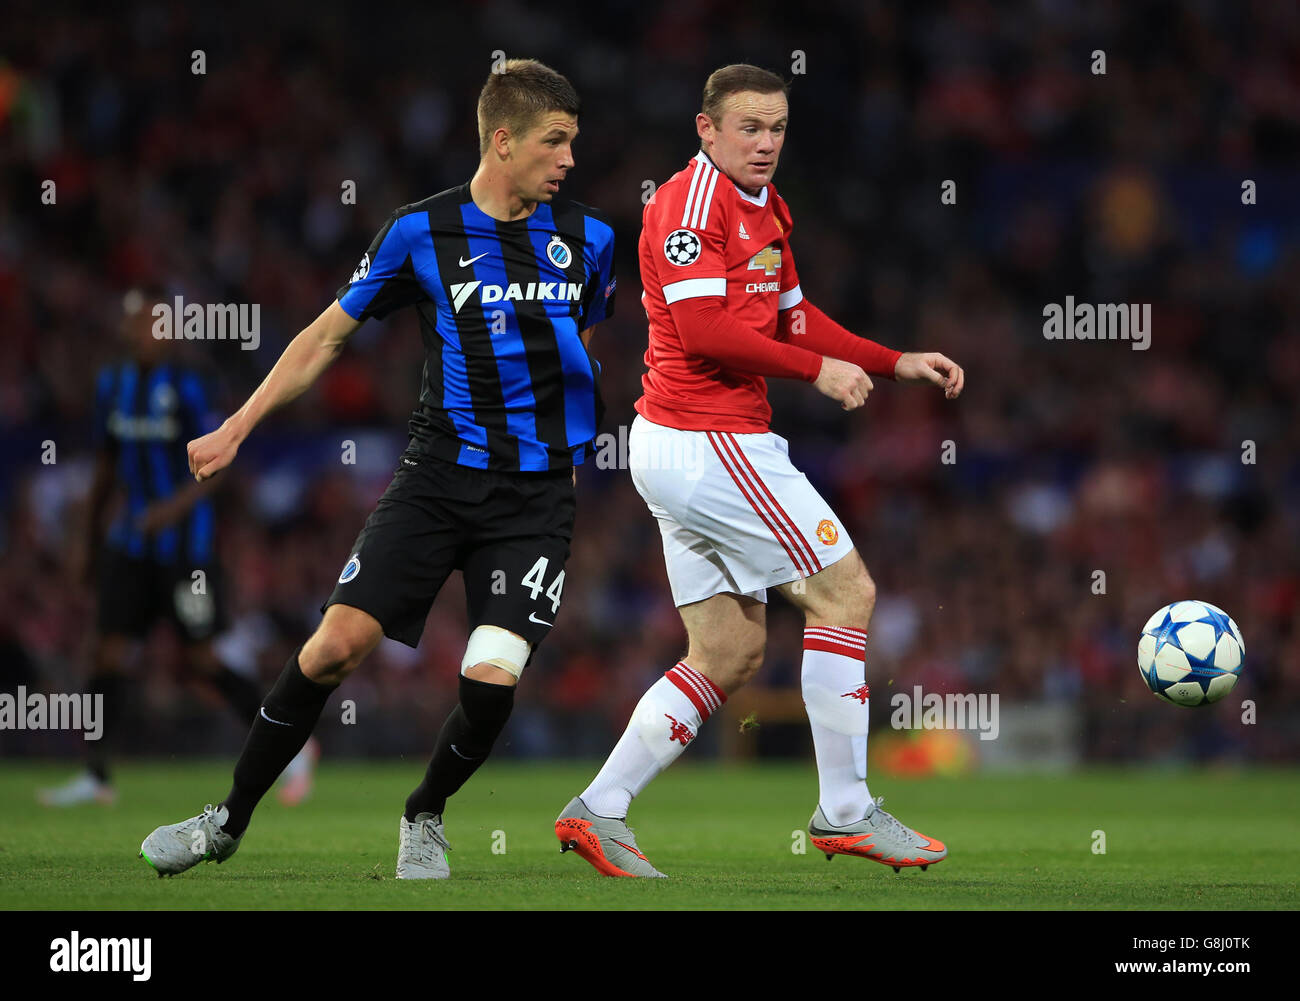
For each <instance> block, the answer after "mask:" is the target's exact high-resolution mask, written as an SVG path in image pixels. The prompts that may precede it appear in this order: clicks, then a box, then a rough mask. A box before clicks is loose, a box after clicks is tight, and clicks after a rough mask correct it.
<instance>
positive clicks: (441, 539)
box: [321, 449, 574, 648]
mask: <svg viewBox="0 0 1300 1001" xmlns="http://www.w3.org/2000/svg"><path fill="white" fill-rule="evenodd" d="M571 477H572V473H571V472H570V470H567V469H561V470H555V471H552V472H541V473H510V472H497V471H489V470H484V469H471V468H469V467H468V466H461V465H458V464H456V463H453V462H445V461H443V460H441V459H434V458H431V457H429V456H427V455H423V454H421V453H419V452H415V451H412V450H409V449H408V450H407V451H406V452H404V453H403V455H402V458H401V460H400V461H399V463H398V467H397V471H396V472H395V473H394V475H393V482H392V483H390V484H389V485H388V489H387V490H385V491H384V495H383V497H381V498H380V499H379V504H378V505H377V506H376V507H375V510H374V511H373V512H371V514H370V517H369V518H367V519H366V524H365V527H364V528H363V529H362V530H361V534H360V535H358V536H357V541H356V542H355V543H354V544H353V546H352V552H351V554H350V555H349V557H348V559H347V561H346V562H345V563H344V565H343V571H342V573H340V574H339V579H338V584H337V585H336V586H335V588H334V593H333V594H331V595H330V596H329V600H327V601H326V602H325V604H323V605H322V606H321V611H322V612H324V611H325V609H326V608H328V607H329V606H330V605H335V604H339V605H351V606H352V607H354V608H359V609H361V610H362V611H364V612H368V613H369V614H370V615H372V616H374V618H375V619H376V620H377V621H378V622H379V624H380V625H381V626H383V627H384V635H385V636H388V637H389V638H390V639H395V640H397V641H398V642H400V643H405V644H406V645H407V646H411V647H413V646H416V645H417V644H418V643H419V642H420V634H421V633H422V632H423V631H424V621H425V619H426V618H428V615H429V609H430V607H431V606H432V605H433V600H434V598H436V597H437V595H438V591H439V590H441V588H442V585H443V584H444V583H445V582H446V580H447V578H448V577H449V576H450V575H451V572H452V571H453V570H457V569H458V570H461V571H462V572H463V574H464V578H465V596H466V598H467V603H468V606H469V628H470V631H471V632H472V631H473V630H474V629H475V628H477V627H478V626H482V625H489V626H498V627H499V628H501V629H508V630H510V632H512V633H516V634H518V635H519V636H522V637H523V638H524V639H526V640H527V641H528V642H529V643H531V644H532V645H533V646H534V648H535V647H536V646H537V645H538V644H539V643H541V641H542V640H543V639H545V638H546V634H547V633H548V632H550V630H551V626H552V625H553V624H554V622H555V616H556V615H557V614H558V613H559V610H560V598H561V595H562V594H563V592H564V564H565V562H566V561H567V560H568V558H569V543H570V541H571V540H572V539H573V518H574V489H573V481H572V479H571Z"/></svg>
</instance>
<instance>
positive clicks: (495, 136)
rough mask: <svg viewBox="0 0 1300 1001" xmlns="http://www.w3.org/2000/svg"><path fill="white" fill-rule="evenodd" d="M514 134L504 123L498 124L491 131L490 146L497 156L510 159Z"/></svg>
mask: <svg viewBox="0 0 1300 1001" xmlns="http://www.w3.org/2000/svg"><path fill="white" fill-rule="evenodd" d="M513 140H514V136H512V135H511V134H510V130H509V129H508V128H506V126H504V125H500V126H498V127H497V128H496V129H495V130H494V131H493V133H492V148H493V149H494V150H496V154H497V156H499V157H500V158H501V159H502V160H509V159H510V147H511V145H512V143H513Z"/></svg>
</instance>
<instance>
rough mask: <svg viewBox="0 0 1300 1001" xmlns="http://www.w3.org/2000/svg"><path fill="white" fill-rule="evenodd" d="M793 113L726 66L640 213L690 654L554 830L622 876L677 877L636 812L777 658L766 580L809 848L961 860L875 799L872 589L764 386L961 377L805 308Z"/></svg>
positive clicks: (642, 463)
mask: <svg viewBox="0 0 1300 1001" xmlns="http://www.w3.org/2000/svg"><path fill="white" fill-rule="evenodd" d="M786 122H787V103H786V85H785V83H784V82H783V81H782V80H781V78H780V77H778V76H776V75H775V74H773V73H769V72H767V71H766V70H762V69H759V68H758V67H755V66H747V65H735V66H726V67H723V68H722V69H719V70H717V71H716V72H714V73H713V74H712V75H711V76H710V77H709V79H708V81H707V83H706V84H705V88H704V100H703V110H702V111H701V112H700V113H699V114H698V115H697V116H696V129H697V131H698V133H699V137H700V152H699V153H697V154H696V155H695V157H694V158H693V159H692V160H691V162H690V163H689V164H688V165H687V166H686V168H685V169H684V170H682V171H680V172H679V173H677V174H675V175H674V176H673V177H672V178H671V179H669V180H668V181H667V182H666V183H665V184H663V185H662V186H661V187H660V188H659V189H658V191H656V193H655V195H654V197H653V198H651V200H650V202H649V204H648V205H647V206H646V209H645V213H644V220H643V227H642V231H641V240H640V246H639V256H640V261H641V282H642V285H643V287H644V290H645V291H644V295H643V301H644V303H645V308H646V312H647V315H648V317H649V323H650V336H649V348H648V350H647V351H646V355H645V360H646V365H647V366H648V368H649V371H648V372H647V373H646V374H645V376H644V377H643V380H642V381H643V388H644V395H642V397H641V399H640V400H638V401H637V404H636V409H637V411H638V416H637V418H636V420H635V422H634V423H633V425H632V430H631V433H630V435H629V449H628V465H629V468H630V469H631V472H632V478H633V482H634V483H635V485H636V488H637V490H638V492H639V493H640V494H641V496H642V498H643V499H644V500H645V502H646V504H647V505H648V506H649V508H650V511H651V513H652V514H653V515H654V516H655V518H656V519H657V520H658V522H659V528H660V532H661V534H662V536H663V545H664V559H665V563H666V565H667V569H668V579H669V582H670V584H671V586H672V591H673V600H674V602H675V604H676V605H677V606H678V610H679V611H680V613H681V616H682V622H683V623H684V624H685V626H686V631H687V634H688V636H689V647H688V650H687V654H686V657H685V659H684V660H682V661H680V662H678V664H677V665H676V666H674V667H673V668H672V669H671V670H670V671H668V673H667V674H665V675H664V677H663V678H662V679H660V680H659V681H658V682H656V683H655V684H654V685H653V686H652V687H651V688H650V690H649V691H647V692H646V694H645V695H644V696H643V697H642V699H641V701H640V702H639V703H638V704H637V707H636V709H635V711H634V712H633V715H632V719H631V721H630V723H629V724H628V728H627V731H626V732H625V733H624V735H623V737H622V738H621V739H620V740H619V742H618V744H617V745H616V746H615V748H614V750H613V752H612V753H611V754H610V756H609V759H608V760H607V761H606V762H605V765H604V767H603V768H602V769H601V771H600V773H599V774H598V775H597V776H596V778H595V780H594V781H593V782H592V783H591V785H589V786H588V787H587V789H586V790H585V791H584V792H583V793H582V794H581V795H580V796H577V797H575V798H574V799H573V800H572V801H571V802H570V803H569V805H568V806H567V807H565V809H564V812H563V813H561V814H560V816H559V818H558V819H557V820H556V823H555V833H556V836H557V837H558V838H559V839H560V846H561V851H567V850H569V849H574V850H577V851H578V853H579V854H580V855H582V857H583V858H585V859H586V860H587V861H588V862H590V863H591V864H592V865H593V866H595V867H596V869H597V870H599V871H600V872H601V873H603V874H605V875H607V876H662V875H663V874H662V873H660V872H659V871H658V870H656V869H655V868H654V866H653V865H651V864H650V862H649V861H648V860H647V859H646V857H645V856H644V855H643V854H642V853H641V851H640V850H639V849H638V848H637V844H636V841H635V840H634V838H633V837H632V833H631V831H630V830H629V829H628V827H627V824H626V823H625V820H626V817H627V811H628V806H629V804H630V803H631V801H632V799H633V797H635V796H636V795H637V794H638V793H640V792H641V790H642V789H644V788H645V787H646V785H648V784H649V782H650V780H651V779H653V778H654V777H655V776H656V775H658V774H659V773H660V772H661V771H662V770H663V769H664V768H666V767H667V766H668V765H669V764H671V763H672V762H673V761H674V760H676V758H677V756H678V755H680V754H681V753H682V751H684V750H685V749H686V747H687V745H688V744H689V743H690V742H691V741H692V740H693V739H694V737H695V735H696V733H698V732H699V728H700V726H701V725H702V724H703V723H704V721H705V720H707V719H708V718H709V716H710V714H712V713H713V712H715V711H716V710H717V709H718V708H719V707H721V705H722V704H723V702H725V701H726V698H727V695H728V694H730V693H731V692H734V691H735V690H736V689H738V688H740V687H741V686H742V685H743V684H745V682H747V681H748V680H749V679H750V678H751V677H752V676H753V675H754V672H755V671H757V670H758V667H759V665H760V664H762V662H763V653H764V644H765V640H766V626H765V614H764V613H765V609H766V605H765V602H766V600H767V589H768V588H776V589H777V590H778V591H779V592H780V593H781V594H782V595H784V596H785V597H786V598H787V599H788V600H789V601H791V602H792V603H793V604H794V605H795V606H797V607H798V608H800V609H802V610H803V612H804V616H805V630H804V656H803V669H802V686H803V695H804V702H805V705H806V706H807V710H808V718H809V722H810V723H811V725H812V734H813V744H814V747H815V750H816V756H817V771H818V777H819V781H820V796H819V803H818V806H817V809H816V811H815V813H814V814H813V817H812V820H811V821H810V824H809V833H810V835H811V836H812V840H813V843H814V844H815V845H817V847H818V848H820V849H821V850H822V851H824V852H826V854H827V857H828V858H830V857H833V855H835V854H846V855H857V856H860V857H864V858H870V859H874V860H876V861H878V862H884V863H887V864H889V865H892V866H894V867H895V869H896V870H897V868H899V867H901V866H913V865H919V866H922V867H925V866H927V865H929V864H930V863H931V862H938V861H940V860H941V859H943V858H944V856H945V855H946V854H947V852H946V849H945V848H944V845H943V844H942V843H941V842H939V841H936V840H934V839H932V838H927V837H926V836H924V835H922V834H919V833H917V832H916V831H913V830H911V829H910V828H908V827H906V826H905V825H903V824H901V823H900V822H899V821H897V820H895V819H894V818H893V817H892V816H890V815H889V814H888V813H886V812H885V811H884V810H883V809H881V807H880V802H881V801H880V800H878V799H873V798H872V797H871V795H870V794H869V792H868V789H867V783H866V774H867V772H866V753H867V707H868V689H867V684H866V677H865V651H866V638H867V626H868V624H869V623H870V621H871V612H872V608H873V607H874V604H875V585H874V584H873V582H872V580H871V578H870V576H869V575H868V574H867V570H866V567H865V566H864V565H863V563H862V559H861V558H860V557H859V555H858V552H857V550H856V549H855V548H854V547H853V544H852V542H851V541H850V539H849V537H848V533H847V532H846V531H845V530H844V526H843V524H842V523H841V522H840V520H839V518H837V517H836V516H835V514H834V513H833V512H832V511H831V509H830V507H829V506H828V505H827V504H826V502H825V501H824V500H822V498H821V497H820V496H819V495H818V493H817V491H816V490H815V489H814V488H813V486H812V485H811V484H810V483H809V482H808V480H807V479H806V478H805V477H804V475H803V474H802V473H800V472H799V471H798V470H797V469H796V468H795V467H794V466H793V465H792V464H791V462H790V458H789V455H788V448H787V445H786V441H785V439H784V438H780V437H778V436H777V435H775V434H773V433H772V432H771V431H770V430H769V422H770V419H771V415H772V410H771V407H770V406H769V405H768V402H767V384H766V382H765V381H764V377H779V378H787V379H801V380H803V381H804V382H810V383H812V384H813V386H815V387H816V389H817V390H818V391H819V392H821V393H823V394H824V395H826V396H829V397H830V398H831V399H833V400H835V401H836V402H837V403H839V404H840V405H841V406H842V407H843V408H844V409H845V410H854V409H856V408H858V407H860V406H862V405H863V403H864V402H865V401H866V398H867V394H868V393H869V392H870V390H871V388H872V383H871V379H870V377H869V376H870V375H882V376H885V377H887V378H895V379H898V380H901V381H914V382H917V381H919V382H927V383H932V384H934V385H936V386H939V387H941V388H942V389H943V390H944V394H945V395H946V396H947V397H948V398H949V399H954V398H956V397H957V395H958V394H959V393H960V392H961V390H962V384H963V374H962V370H961V369H960V368H959V367H958V366H957V365H956V364H954V363H953V362H952V361H951V360H950V359H948V358H946V357H944V356H943V355H941V354H937V353H926V354H902V353H900V352H898V351H891V350H889V349H887V348H884V347H882V346H881V345H879V344H876V343H874V342H873V341H869V340H866V339H864V338H860V337H857V336H856V335H854V334H852V333H850V332H849V331H848V330H845V329H844V328H843V327H841V326H839V325H838V324H837V323H835V322H834V321H833V320H831V319H830V318H829V317H828V316H826V315H825V314H824V313H822V312H821V311H820V310H819V309H817V307H816V306H814V305H813V304H812V303H810V302H809V301H808V300H807V299H806V298H804V295H803V292H802V290H801V288H800V286H799V279H798V276H797V274H796V272H795V266H794V258H793V255H792V254H791V250H790V242H789V238H790V232H791V228H792V224H791V219H790V211H789V209H788V208H787V207H786V204H785V202H784V201H783V200H782V199H781V197H780V196H779V195H778V194H777V193H776V188H775V187H774V186H773V185H772V184H771V180H772V175H773V173H774V172H775V170H776V166H777V160H778V158H779V156H780V154H781V147H782V145H783V143H784V141H785V131H786Z"/></svg>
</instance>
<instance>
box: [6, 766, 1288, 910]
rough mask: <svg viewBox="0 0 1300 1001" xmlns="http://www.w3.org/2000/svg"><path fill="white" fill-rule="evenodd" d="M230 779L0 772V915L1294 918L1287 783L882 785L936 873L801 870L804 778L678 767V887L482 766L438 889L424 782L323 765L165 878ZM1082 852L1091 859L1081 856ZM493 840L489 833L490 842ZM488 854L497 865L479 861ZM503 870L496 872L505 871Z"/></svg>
mask: <svg viewBox="0 0 1300 1001" xmlns="http://www.w3.org/2000/svg"><path fill="white" fill-rule="evenodd" d="M230 767H231V765H230V763H228V762H221V763H213V762H207V761H203V762H191V763H184V762H180V763H178V762H171V763H167V764H156V763H126V764H124V765H122V766H121V768H120V769H119V771H118V774H117V781H118V791H119V795H120V799H119V802H118V804H117V805H116V806H113V807H99V806H90V805H87V806H83V807H76V808H73V809H68V810H62V811H52V810H46V809H43V808H41V807H38V806H37V805H36V804H35V800H34V792H35V790H36V789H37V788H38V787H40V786H41V785H45V784H53V783H56V782H58V781H59V780H61V779H63V778H66V777H67V776H68V775H69V774H70V771H71V770H70V768H69V767H68V766H67V765H65V764H14V763H12V762H10V763H5V764H4V765H0V908H3V909H29V908H35V909H45V908H51V909H68V910H91V909H109V910H114V909H123V910H149V909H180V910H188V909H226V908H234V909H258V910H292V909H310V908H325V909H337V910H348V909H357V910H376V909H411V908H427V909H441V908H449V909H456V910H468V909H476V908H482V909H493V910H497V909H516V908H522V909H547V910H550V909H568V908H576V909H584V910H590V909H636V910H646V909H658V908H664V909H673V910H682V909H710V910H713V909H718V910H739V909H801V910H805V909H808V910H811V909H827V910H832V909H848V908H881V909H889V910H899V909H960V908H978V909H997V908H1011V909H1034V908H1050V909H1066V910H1072V909H1079V910H1083V909H1102V910H1109V909H1116V910H1119V909H1149V908H1170V909H1188V910H1230V909H1237V908H1242V909H1260V908H1264V909H1273V908H1286V909H1292V908H1295V907H1296V906H1297V903H1298V902H1300V895H1298V893H1297V886H1298V883H1300V839H1298V838H1297V837H1296V831H1297V828H1298V826H1300V825H1298V823H1297V822H1298V821H1300V799H1298V798H1297V797H1296V795H1295V790H1296V788H1297V780H1298V779H1300V772H1298V771H1296V770H1294V769H1291V770H1261V769H1251V770H1241V771H1235V770H1234V771H1221V770H1210V771H1205V770H1195V769H1179V770H1162V771H1137V770H1135V771H1118V770H1089V771H1083V772H1079V773H1076V774H1072V775H1067V776H1032V777H1030V776H990V775H975V776H969V777H965V778H952V779H929V780H923V781H918V780H910V781H905V780H901V779H891V778H883V777H880V778H875V779H873V781H872V783H871V786H872V791H873V792H874V793H875V794H876V795H884V796H885V797H886V801H885V805H886V808H887V809H890V810H891V811H892V812H895V813H896V814H897V816H899V817H900V818H901V819H902V820H904V821H905V822H906V823H909V824H912V825H914V826H916V827H917V828H919V829H920V830H922V831H924V832H925V833H927V834H930V835H933V836H934V837H937V838H940V839H941V840H943V841H945V842H946V843H947V844H948V848H949V856H948V858H947V860H945V861H944V862H942V863H940V864H938V865H935V866H932V867H931V868H930V870H929V871H928V872H924V873H923V872H920V871H919V870H915V869H912V870H909V869H904V870H903V871H902V872H901V873H899V874H895V873H894V872H893V870H892V869H890V868H888V867H886V866H882V865H879V864H877V863H874V862H869V861H865V860H861V859H853V858H848V857H843V856H841V857H837V858H836V859H835V860H834V861H833V862H827V861H826V859H825V857H824V856H822V855H821V854H820V853H818V852H817V851H816V849H814V848H813V847H812V846H811V845H808V846H807V851H806V853H805V854H796V853H795V852H794V851H792V848H798V847H799V841H798V839H799V835H798V834H797V832H798V831H800V830H801V829H802V828H803V826H804V825H806V824H807V822H808V817H809V815H810V814H811V812H812V808H813V806H814V802H815V796H816V791H817V786H816V774H815V772H814V771H813V769H812V767H811V765H810V764H809V765H784V764H783V765H755V766H743V767H742V766H735V767H727V766H714V765H698V766H697V765H693V764H692V763H690V762H683V763H680V764H679V765H677V766H675V767H674V768H673V769H672V770H671V771H669V772H668V773H667V774H665V775H663V776H661V777H660V778H659V779H658V780H657V781H656V782H655V783H654V784H653V785H652V786H651V788H650V789H648V790H647V791H646V793H645V794H644V795H642V796H641V797H640V798H639V799H638V800H637V802H636V803H635V804H633V811H632V816H631V822H632V824H633V827H634V828H635V830H636V833H637V838H638V840H639V842H640V844H641V847H642V849H643V850H644V851H645V852H646V854H647V856H648V857H649V858H650V859H651V860H652V861H653V862H654V863H655V865H657V866H658V867H659V868H660V869H662V870H663V871H665V872H667V873H668V874H669V875H670V876H672V877H673V878H672V879H670V880H630V879H619V880H615V879H605V878H602V877H600V876H598V875H597V874H596V872H595V871H594V870H592V869H591V868H590V867H589V866H588V865H587V864H586V863H585V862H583V861H582V860H581V859H580V858H578V857H577V856H576V855H575V854H567V855H563V856H562V855H561V854H560V853H559V845H558V842H557V841H556V839H555V835H554V833H553V831H552V827H551V824H552V821H553V820H554V818H555V815H556V813H557V812H558V811H559V810H560V809H561V808H562V807H563V806H564V804H565V803H566V802H567V801H568V800H569V798H570V797H571V796H573V795H574V793H576V792H578V791H580V790H581V789H582V788H583V787H584V786H585V785H586V783H587V781H588V780H589V779H590V777H591V775H592V774H593V773H594V769H595V767H596V764H595V763H564V764H555V763H550V764H520V763H514V762H502V763H494V764H492V765H489V766H487V767H485V768H484V769H483V770H482V771H481V772H480V773H479V774H478V775H476V776H475V777H474V778H473V779H472V780H471V781H470V783H469V784H468V785H467V786H466V787H465V789H463V790H462V791H461V792H460V793H459V794H458V795H457V796H456V797H455V799H454V800H453V801H452V803H451V807H450V809H449V810H448V813H447V835H448V838H449V839H450V841H451V844H452V847H453V849H454V851H453V853H452V855H451V867H452V879H451V880H448V881H445V882H444V881H439V882H436V883H434V882H428V883H425V882H421V883H405V882H400V881H398V880H397V879H395V878H394V875H393V868H394V862H395V858H396V849H397V818H398V815H399V814H400V812H401V809H402V803H403V801H404V799H405V797H406V794H407V792H408V791H409V790H410V788H411V787H412V786H413V785H414V784H415V783H416V782H417V781H418V779H419V776H420V774H421V773H422V770H423V768H424V763H423V761H419V762H417V761H414V760H412V761H410V762H382V763H373V762H365V763H362V762H343V761H328V760H327V761H326V762H325V763H324V765H323V767H322V768H321V770H320V774H319V781H318V783H317V787H316V790H315V794H314V795H313V797H312V798H311V799H310V800H309V801H308V802H306V803H305V804H303V805H301V806H299V807H297V808H295V809H287V808H285V807H282V806H281V805H280V804H279V803H278V802H276V801H275V800H274V796H273V795H271V796H268V798H267V800H266V801H264V803H263V805H262V807H261V808H260V809H259V811H258V814H257V816H256V817H255V818H254V821H253V826H252V827H251V828H250V829H249V833H248V835H247V836H246V837H245V839H244V842H243V844H242V846H241V847H240V850H239V853H238V854H237V855H236V856H235V857H234V858H233V859H231V860H230V861H229V862H227V863H225V864H224V865H221V866H217V865H211V864H207V865H200V866H198V867H197V868H195V869H193V870H191V871H190V872H188V873H185V874H183V875H181V876H178V877H175V878H172V879H159V878H158V877H157V876H156V875H155V874H154V872H153V870H152V869H150V868H149V866H148V865H147V864H146V863H145V862H144V861H143V860H141V859H139V858H137V855H136V853H137V851H138V850H139V845H140V842H141V840H142V839H143V838H144V836H145V835H146V834H148V833H149V832H150V831H151V830H152V829H153V828H154V827H156V826H158V825H159V824H164V823H174V822H176V821H179V820H183V819H184V818H186V817H188V816H191V815H193V814H194V813H196V812H198V810H199V809H200V808H201V807H202V806H203V804H204V803H205V802H214V801H215V800H216V799H217V798H219V797H220V796H222V795H223V794H224V792H225V790H226V789H227V788H228V786H229V774H230ZM1095 831H1103V832H1105V848H1106V851H1105V854H1097V853H1094V851H1093V847H1094V844H1095V843H1096V842H1097V839H1096V838H1095V837H1094V832H1095ZM498 832H500V833H498ZM494 848H495V849H497V851H494ZM501 849H504V852H501Z"/></svg>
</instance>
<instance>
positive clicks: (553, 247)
mask: <svg viewBox="0 0 1300 1001" xmlns="http://www.w3.org/2000/svg"><path fill="white" fill-rule="evenodd" d="M546 256H547V257H549V258H550V259H551V263H552V264H554V265H555V266H556V267H557V268H567V267H568V266H569V264H570V263H571V262H572V261H573V254H572V253H571V252H570V251H569V247H568V244H566V243H565V242H564V241H563V240H561V239H560V237H559V234H556V235H555V236H553V237H551V242H550V243H548V244H547V245H546Z"/></svg>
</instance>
